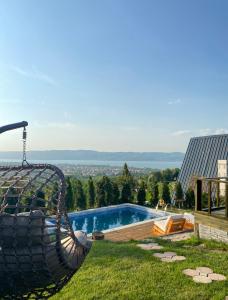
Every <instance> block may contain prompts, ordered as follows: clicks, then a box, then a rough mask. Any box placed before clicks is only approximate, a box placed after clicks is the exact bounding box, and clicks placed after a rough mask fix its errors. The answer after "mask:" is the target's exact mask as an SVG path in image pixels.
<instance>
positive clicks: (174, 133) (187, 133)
mask: <svg viewBox="0 0 228 300" xmlns="http://www.w3.org/2000/svg"><path fill="white" fill-rule="evenodd" d="M190 133H191V131H190V130H178V131H174V132H173V133H172V135H173V136H182V135H189V134H190Z"/></svg>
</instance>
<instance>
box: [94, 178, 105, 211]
mask: <svg viewBox="0 0 228 300" xmlns="http://www.w3.org/2000/svg"><path fill="white" fill-rule="evenodd" d="M95 203H96V206H97V207H101V206H105V205H106V203H105V191H104V185H103V182H102V181H101V180H99V181H98V182H97V183H96V200H95Z"/></svg>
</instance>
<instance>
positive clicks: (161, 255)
mask: <svg viewBox="0 0 228 300" xmlns="http://www.w3.org/2000/svg"><path fill="white" fill-rule="evenodd" d="M153 256H155V257H158V258H165V257H166V256H165V254H164V253H154V254H153Z"/></svg>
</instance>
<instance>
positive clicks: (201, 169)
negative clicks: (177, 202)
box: [178, 134, 228, 191]
mask: <svg viewBox="0 0 228 300" xmlns="http://www.w3.org/2000/svg"><path fill="white" fill-rule="evenodd" d="M227 158H228V134H221V135H211V136H203V137H194V138H191V140H190V142H189V145H188V149H187V152H186V154H185V158H184V161H183V164H182V167H181V172H180V175H179V177H178V180H179V181H180V182H181V185H182V188H183V190H184V191H186V190H187V188H188V184H189V183H190V180H191V178H192V176H204V177H217V176H218V170H217V168H218V160H223V159H224V160H225V159H226V160H227Z"/></svg>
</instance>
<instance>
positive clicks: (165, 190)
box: [159, 182, 171, 204]
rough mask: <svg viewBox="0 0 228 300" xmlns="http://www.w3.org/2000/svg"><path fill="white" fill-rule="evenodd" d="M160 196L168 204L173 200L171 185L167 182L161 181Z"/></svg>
mask: <svg viewBox="0 0 228 300" xmlns="http://www.w3.org/2000/svg"><path fill="white" fill-rule="evenodd" d="M159 198H160V199H163V200H164V201H165V203H166V204H168V203H170V202H171V201H170V200H171V199H170V193H169V185H168V183H167V182H163V183H159Z"/></svg>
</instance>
